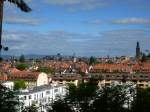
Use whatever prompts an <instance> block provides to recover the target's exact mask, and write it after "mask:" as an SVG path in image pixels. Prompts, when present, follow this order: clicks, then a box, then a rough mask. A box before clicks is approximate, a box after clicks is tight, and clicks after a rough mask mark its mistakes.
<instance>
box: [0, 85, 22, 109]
mask: <svg viewBox="0 0 150 112" xmlns="http://www.w3.org/2000/svg"><path fill="white" fill-rule="evenodd" d="M17 107H19V101H18V98H17V96H15V94H14V92H13V91H11V90H9V89H8V88H6V87H4V86H2V85H0V112H16V111H17Z"/></svg>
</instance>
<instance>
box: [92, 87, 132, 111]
mask: <svg viewBox="0 0 150 112" xmlns="http://www.w3.org/2000/svg"><path fill="white" fill-rule="evenodd" d="M126 89H127V87H125V86H122V85H117V86H111V87H104V88H103V89H102V90H100V91H99V92H98V95H97V97H96V98H95V100H94V102H93V104H92V106H91V107H92V108H93V109H92V110H93V112H128V111H129V110H128V109H127V108H124V105H125V102H127V101H128V100H129V97H127V92H126V91H125V90H126Z"/></svg>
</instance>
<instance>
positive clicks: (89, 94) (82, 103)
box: [49, 80, 97, 112]
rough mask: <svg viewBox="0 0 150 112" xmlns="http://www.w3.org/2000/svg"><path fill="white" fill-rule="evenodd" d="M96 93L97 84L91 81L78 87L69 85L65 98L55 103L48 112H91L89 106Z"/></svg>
mask: <svg viewBox="0 0 150 112" xmlns="http://www.w3.org/2000/svg"><path fill="white" fill-rule="evenodd" d="M96 91H97V84H95V83H93V81H92V80H91V81H89V82H88V83H81V84H80V85H79V86H78V87H76V86H75V85H74V84H70V85H69V88H68V94H67V96H66V97H65V98H64V99H59V100H57V101H55V102H54V104H52V109H51V110H50V111H49V112H76V111H80V112H91V107H90V105H91V101H92V100H93V99H94V97H95V95H96ZM56 107H60V108H62V109H60V108H59V109H58V108H56ZM63 107H64V108H63ZM61 110H63V111H61Z"/></svg>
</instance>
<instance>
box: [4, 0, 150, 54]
mask: <svg viewBox="0 0 150 112" xmlns="http://www.w3.org/2000/svg"><path fill="white" fill-rule="evenodd" d="M26 2H27V3H28V4H29V6H30V7H31V8H32V10H33V11H32V12H31V13H28V14H26V13H23V12H21V11H20V10H19V9H17V8H16V7H15V6H13V5H11V4H9V3H6V4H5V7H4V23H3V36H2V37H3V44H4V45H5V46H8V47H9V49H10V50H9V51H8V52H3V54H11V55H21V54H46V55H47V54H49V55H53V54H57V53H61V54H64V55H72V54H73V53H74V52H75V53H76V55H78V56H107V55H110V56H121V55H129V56H134V55H135V48H136V42H137V41H139V42H140V46H141V50H142V51H145V50H149V43H150V39H149V38H150V14H149V10H150V7H149V5H150V1H149V0H126V1H124V0H107V1H106V0H55V1H53V0H39V1H38V2H37V1H36V0H26Z"/></svg>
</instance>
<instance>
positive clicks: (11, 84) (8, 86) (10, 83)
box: [2, 81, 14, 90]
mask: <svg viewBox="0 0 150 112" xmlns="http://www.w3.org/2000/svg"><path fill="white" fill-rule="evenodd" d="M2 85H3V86H5V87H7V88H9V89H10V90H13V88H14V82H12V81H6V82H3V83H2Z"/></svg>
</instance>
